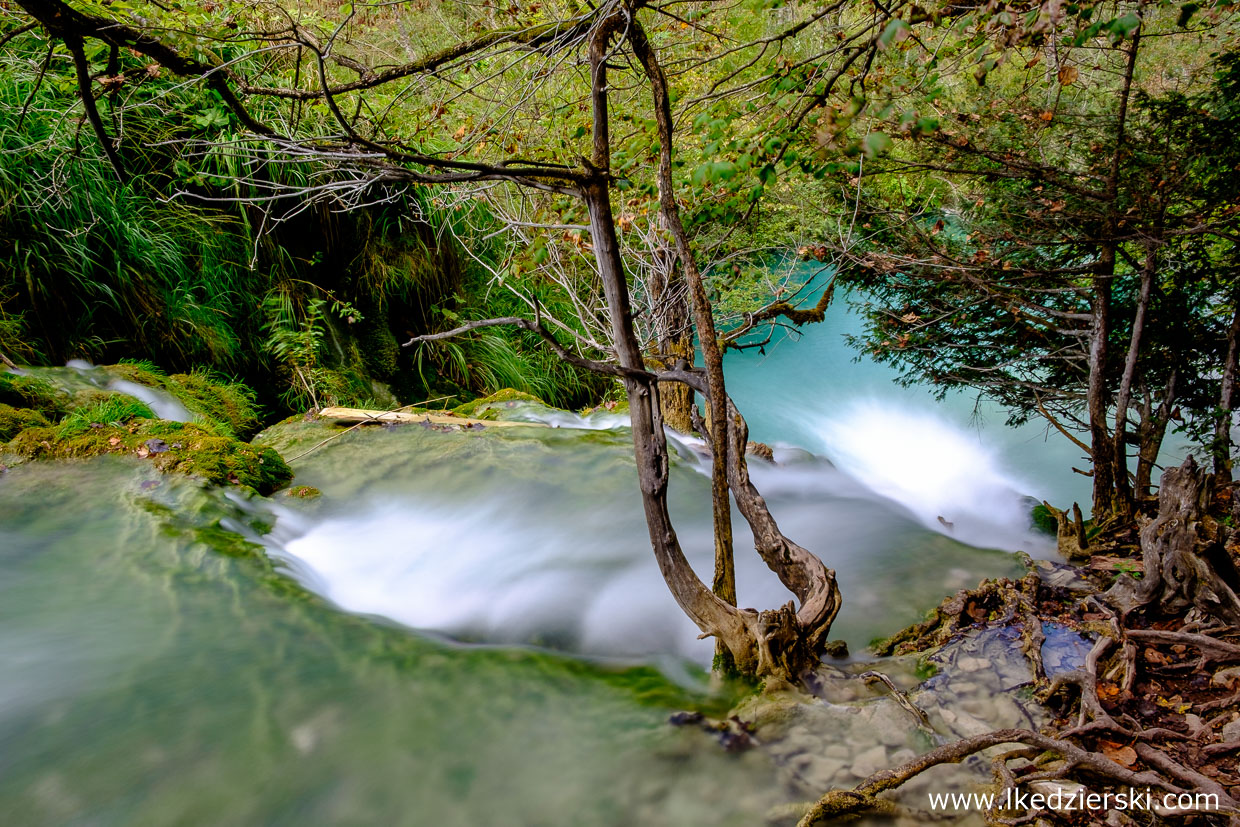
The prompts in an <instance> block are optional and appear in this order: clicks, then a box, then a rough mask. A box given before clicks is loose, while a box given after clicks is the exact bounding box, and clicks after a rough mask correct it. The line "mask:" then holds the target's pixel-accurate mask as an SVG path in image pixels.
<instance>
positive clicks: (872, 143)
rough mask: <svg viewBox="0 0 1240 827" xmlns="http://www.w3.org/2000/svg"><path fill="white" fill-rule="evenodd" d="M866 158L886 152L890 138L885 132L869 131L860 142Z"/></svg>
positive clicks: (889, 144)
mask: <svg viewBox="0 0 1240 827" xmlns="http://www.w3.org/2000/svg"><path fill="white" fill-rule="evenodd" d="M862 144H863V149H864V151H865V154H866V157H867V158H874V157H877V156H878V155H881V154H882V153H883V152H886V151H887V149H888V148H889V147H890V146H891V138H889V137H887V133H885V132H871V133H870V134H869V135H866V136H865V140H864V141H863V142H862Z"/></svg>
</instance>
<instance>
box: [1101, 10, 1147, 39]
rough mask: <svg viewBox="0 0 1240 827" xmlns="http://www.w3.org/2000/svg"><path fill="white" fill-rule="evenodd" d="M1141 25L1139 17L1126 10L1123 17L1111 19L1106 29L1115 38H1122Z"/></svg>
mask: <svg viewBox="0 0 1240 827" xmlns="http://www.w3.org/2000/svg"><path fill="white" fill-rule="evenodd" d="M1140 25H1141V18H1140V17H1139V16H1138V15H1137V14H1135V13H1134V12H1128V14H1126V15H1124V16H1123V17H1117V18H1116V19H1114V20H1112V21H1111V23H1110V25H1108V26H1107V29H1108V30H1110V32H1111V34H1112V35H1113V36H1114V37H1115V38H1116V39H1117V40H1123V39H1124V38H1126V37H1128V36H1129V35H1131V34H1132V33H1133V32H1135V31H1136V30H1137V27H1138V26H1140Z"/></svg>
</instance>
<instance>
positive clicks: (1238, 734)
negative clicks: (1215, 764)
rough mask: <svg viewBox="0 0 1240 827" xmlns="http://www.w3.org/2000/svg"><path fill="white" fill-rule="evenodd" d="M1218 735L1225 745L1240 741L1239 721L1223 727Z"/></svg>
mask: <svg viewBox="0 0 1240 827" xmlns="http://www.w3.org/2000/svg"><path fill="white" fill-rule="evenodd" d="M1219 735H1221V736H1222V737H1223V743H1225V744H1231V743H1234V742H1236V741H1240V721H1232V722H1231V723H1229V724H1226V725H1224V726H1223V728H1222V729H1221V730H1220V731H1219Z"/></svg>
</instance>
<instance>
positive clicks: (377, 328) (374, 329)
mask: <svg viewBox="0 0 1240 827" xmlns="http://www.w3.org/2000/svg"><path fill="white" fill-rule="evenodd" d="M363 324H364V325H365V326H364V327H363V328H362V331H361V335H360V336H359V337H358V340H359V341H358V344H359V345H360V347H361V352H362V354H361V355H362V365H363V366H364V367H365V368H366V370H368V371H370V373H371V375H372V376H377V377H378V378H380V379H386V380H391V379H395V378H396V377H397V375H399V373H400V362H399V359H400V343H399V342H397V341H396V337H395V336H394V335H392V331H391V330H389V329H388V326H387V325H385V324H368V323H363Z"/></svg>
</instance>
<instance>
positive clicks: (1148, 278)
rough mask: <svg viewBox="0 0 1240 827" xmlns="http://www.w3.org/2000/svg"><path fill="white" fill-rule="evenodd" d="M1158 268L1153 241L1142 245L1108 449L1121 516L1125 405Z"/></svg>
mask: <svg viewBox="0 0 1240 827" xmlns="http://www.w3.org/2000/svg"><path fill="white" fill-rule="evenodd" d="M1157 268H1158V252H1157V247H1156V246H1155V245H1154V243H1153V242H1148V243H1147V244H1146V248H1145V263H1144V266H1143V267H1142V268H1141V290H1140V293H1139V295H1138V297H1137V311H1136V315H1135V316H1134V317H1133V320H1132V335H1131V336H1130V337H1129V339H1128V355H1127V356H1126V357H1125V359H1124V372H1123V374H1122V375H1121V376H1120V380H1119V390H1118V392H1117V393H1116V395H1115V431H1114V434H1113V438H1112V448H1111V451H1112V452H1113V454H1114V456H1115V466H1116V467H1115V499H1114V514H1115V516H1116V517H1119V518H1121V519H1128V518H1130V517H1131V516H1132V509H1133V497H1132V486H1131V485H1130V484H1129V481H1128V433H1127V431H1128V406H1129V405H1130V404H1132V382H1133V378H1134V376H1135V375H1136V372H1137V360H1138V357H1139V356H1140V354H1141V335H1142V333H1143V332H1144V330H1145V316H1146V313H1147V311H1148V310H1149V306H1150V291H1151V289H1152V286H1153V284H1154V272H1155V271H1156V270H1157Z"/></svg>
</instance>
